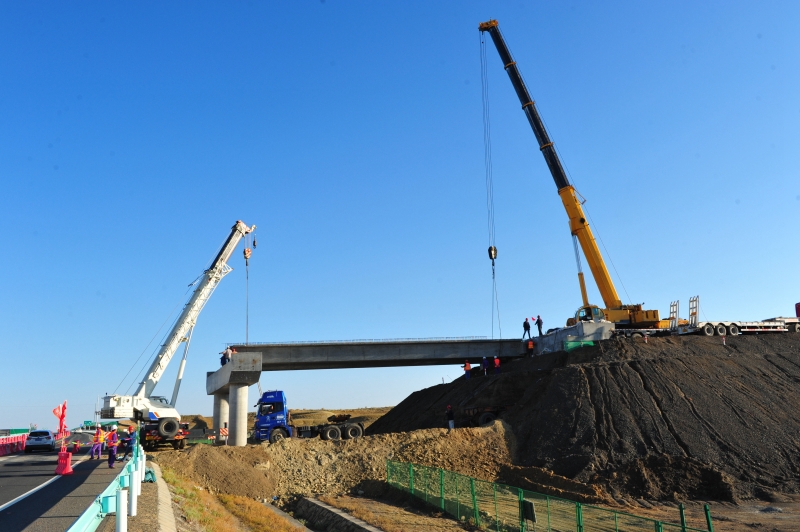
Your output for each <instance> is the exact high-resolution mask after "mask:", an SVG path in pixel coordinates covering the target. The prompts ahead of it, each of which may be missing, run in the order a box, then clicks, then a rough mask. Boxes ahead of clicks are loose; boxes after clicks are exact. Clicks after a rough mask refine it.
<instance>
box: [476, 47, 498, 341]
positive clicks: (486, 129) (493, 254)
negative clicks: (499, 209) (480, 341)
mask: <svg viewBox="0 0 800 532" xmlns="http://www.w3.org/2000/svg"><path fill="white" fill-rule="evenodd" d="M480 43H481V46H480V56H481V99H482V101H483V159H484V167H485V170H486V210H487V225H488V230H489V258H490V259H491V260H492V338H494V311H495V308H496V309H497V329H498V331H499V334H500V338H502V337H503V329H502V326H501V325H500V300H499V297H498V295H497V278H496V275H495V264H494V261H495V259H496V258H497V247H495V239H494V236H495V235H494V179H493V176H492V138H491V137H492V135H491V133H492V127H491V120H490V117H489V76H488V75H487V64H486V40H485V37H484V33H483V32H480Z"/></svg>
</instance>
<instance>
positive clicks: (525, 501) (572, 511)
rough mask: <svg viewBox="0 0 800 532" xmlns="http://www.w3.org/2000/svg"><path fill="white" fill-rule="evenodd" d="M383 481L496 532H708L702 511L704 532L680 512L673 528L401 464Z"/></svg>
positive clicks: (391, 468) (388, 468)
mask: <svg viewBox="0 0 800 532" xmlns="http://www.w3.org/2000/svg"><path fill="white" fill-rule="evenodd" d="M386 481H387V482H388V483H389V484H390V485H392V486H394V487H395V488H398V489H400V490H402V491H406V492H408V493H410V494H411V495H412V496H414V497H416V498H418V499H420V500H422V501H425V502H426V503H428V504H429V505H431V506H434V507H436V508H439V509H441V510H442V511H443V512H445V513H447V514H449V515H451V516H452V517H454V518H456V519H458V520H459V521H466V522H469V523H471V524H474V525H477V526H478V527H479V528H481V529H484V530H494V531H496V532H528V531H530V532H534V531H542V532H544V531H547V532H629V531H638V530H642V531H647V532H679V531H680V532H687V531H688V532H713V531H714V528H713V526H712V524H711V514H710V512H709V510H708V505H706V522H707V523H708V530H705V529H697V528H691V527H688V526H686V520H685V518H684V514H683V506H681V524H679V525H676V524H672V523H664V522H662V521H656V520H654V519H648V518H646V517H639V516H636V515H631V514H627V513H623V512H617V511H614V510H609V509H606V508H599V507H597V506H592V505H589V504H582V503H579V502H575V501H570V500H567V499H561V498H559V497H551V496H549V495H543V494H541V493H536V492H533V491H528V490H524V489H522V488H515V487H512V486H506V485H505V484H498V483H496V482H486V481H484V480H478V479H475V478H472V477H468V476H465V475H461V474H459V473H455V472H453V471H446V470H444V469H439V468H435V467H426V466H421V465H416V464H409V463H405V462H393V461H391V460H387V461H386Z"/></svg>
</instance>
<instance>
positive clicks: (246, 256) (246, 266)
mask: <svg viewBox="0 0 800 532" xmlns="http://www.w3.org/2000/svg"><path fill="white" fill-rule="evenodd" d="M250 238H251V236H250V234H249V233H248V234H246V235H245V236H244V251H243V252H242V254H243V255H244V278H245V281H244V283H245V284H244V286H245V288H244V344H245V345H249V344H250V257H251V256H252V255H253V250H252V249H251V248H250ZM252 238H253V247H254V248H255V247H256V245H257V244H258V242H257V241H256V238H255V235H253V236H252Z"/></svg>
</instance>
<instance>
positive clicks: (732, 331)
mask: <svg viewBox="0 0 800 532" xmlns="http://www.w3.org/2000/svg"><path fill="white" fill-rule="evenodd" d="M728 334H729V335H731V336H739V326H738V325H736V324H735V323H731V324H730V325H728Z"/></svg>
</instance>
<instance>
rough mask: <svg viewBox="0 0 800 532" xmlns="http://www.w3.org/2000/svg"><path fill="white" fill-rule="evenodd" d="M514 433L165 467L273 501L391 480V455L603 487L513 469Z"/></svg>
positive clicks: (412, 436)
mask: <svg viewBox="0 0 800 532" xmlns="http://www.w3.org/2000/svg"><path fill="white" fill-rule="evenodd" d="M513 445H514V443H513V438H510V437H509V435H508V433H507V432H506V427H505V426H504V424H503V423H502V422H500V421H498V422H496V423H495V424H494V425H493V426H491V427H482V428H471V429H462V430H457V431H453V432H451V433H450V434H447V431H446V430H444V429H432V430H421V431H415V432H411V433H402V434H381V435H377V436H366V437H363V438H360V439H358V440H341V441H336V442H334V441H323V440H319V439H312V440H300V439H287V440H283V441H281V442H279V443H277V444H274V445H266V444H265V445H251V446H247V447H212V446H209V445H195V446H193V447H190V448H189V449H187V450H185V451H162V452H159V453H158V454H157V455H155V459H156V460H157V461H158V463H159V464H161V465H163V466H165V467H167V468H171V469H174V470H176V471H180V472H181V474H182V475H184V476H186V477H188V478H190V479H191V480H192V481H193V482H195V483H197V485H199V486H201V487H203V488H205V489H209V490H210V491H212V492H213V493H223V494H231V495H244V496H247V497H252V498H256V499H271V498H272V497H273V496H274V495H277V496H279V497H287V498H288V499H290V500H291V499H293V498H295V497H296V496H300V495H311V494H320V493H348V492H351V491H352V490H354V489H367V490H368V489H369V487H370V485H371V484H374V482H373V481H381V482H382V481H383V480H385V478H386V460H387V459H391V460H397V461H401V462H413V463H415V464H421V465H427V466H432V467H442V468H445V469H449V470H452V471H457V472H460V473H463V474H465V475H469V476H473V477H475V478H479V479H484V480H492V481H493V480H497V479H502V480H504V481H505V482H507V483H509V484H514V485H515V486H520V487H524V488H528V489H532V490H537V491H545V492H547V493H550V494H552V495H558V496H562V497H569V498H577V499H579V500H584V501H601V500H604V499H605V496H604V495H603V493H602V492H600V491H598V490H597V489H595V488H593V487H588V486H585V485H583V484H581V483H578V482H574V481H571V480H569V479H566V478H560V477H558V476H556V475H553V474H552V473H550V472H547V471H543V470H540V469H539V468H535V467H533V468H532V467H527V468H524V467H513V466H510V465H509V464H510V461H511V449H512V447H513Z"/></svg>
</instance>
